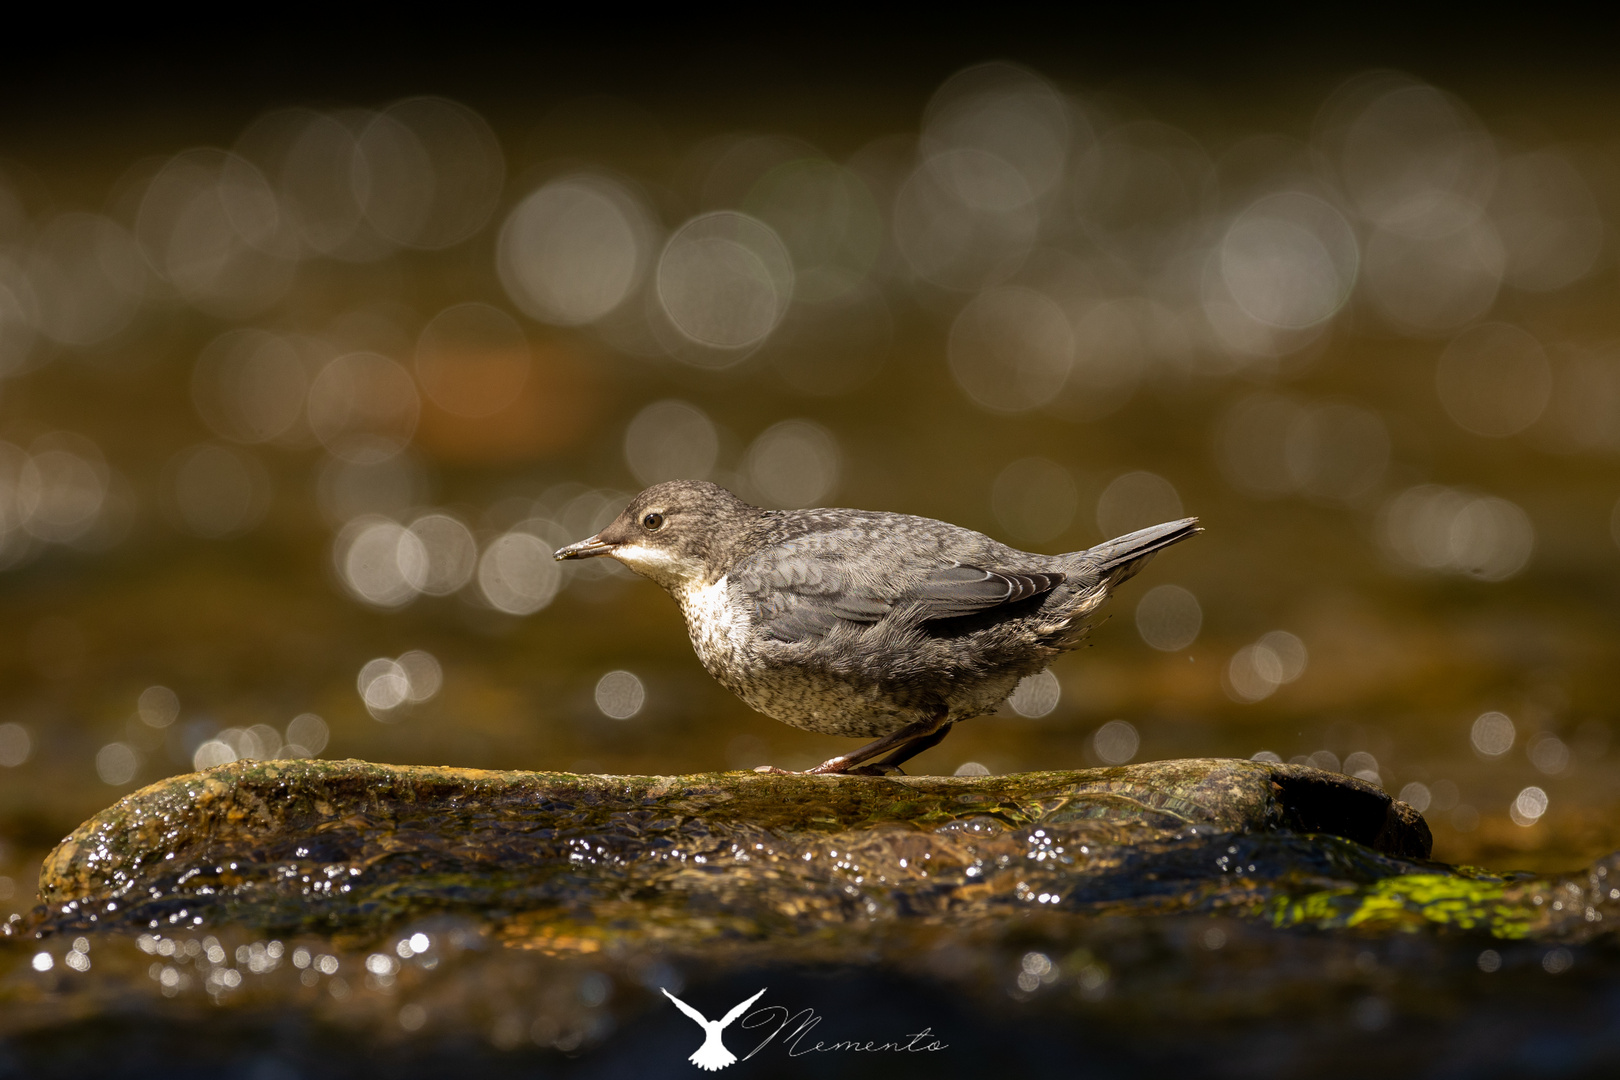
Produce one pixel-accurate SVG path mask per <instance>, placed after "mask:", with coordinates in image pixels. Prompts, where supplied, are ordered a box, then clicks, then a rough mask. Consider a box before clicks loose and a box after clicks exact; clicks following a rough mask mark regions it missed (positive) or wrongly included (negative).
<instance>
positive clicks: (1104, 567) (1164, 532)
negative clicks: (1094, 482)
mask: <svg viewBox="0 0 1620 1080" xmlns="http://www.w3.org/2000/svg"><path fill="white" fill-rule="evenodd" d="M1203 531H1204V530H1203V529H1202V528H1201V527H1200V526H1199V524H1198V519H1197V518H1195V517H1193V518H1182V519H1181V520H1180V521H1167V522H1165V523H1164V524H1163V525H1152V526H1149V527H1148V528H1146V529H1138V530H1136V531H1135V532H1133V533H1126V534H1125V535H1124V536H1117V537H1115V538H1114V539H1112V540H1108V541H1106V542H1104V543H1101V544H1098V545H1097V546H1096V547H1094V548H1091V549H1089V550H1087V551H1080V552H1076V553H1075V555H1074V558H1076V559H1077V561H1079V562H1080V563H1081V564H1082V565H1083V566H1085V567H1086V568H1087V569H1089V570H1091V572H1092V573H1095V574H1097V575H1099V576H1100V577H1101V578H1102V582H1103V584H1104V585H1105V586H1107V587H1108V588H1113V587H1114V586H1115V585H1118V584H1119V583H1120V582H1122V581H1124V580H1126V579H1127V578H1129V577H1131V576H1132V575H1134V574H1135V573H1136V572H1137V571H1138V570H1140V569H1142V567H1143V566H1144V565H1146V563H1147V561H1148V560H1149V559H1151V558H1152V557H1153V556H1154V555H1155V554H1157V553H1158V552H1159V551H1161V550H1163V549H1164V548H1167V547H1169V546H1170V545H1171V544H1179V543H1180V542H1181V541H1183V540H1185V539H1187V538H1188V537H1189V536H1196V535H1198V534H1199V533H1201V532H1203Z"/></svg>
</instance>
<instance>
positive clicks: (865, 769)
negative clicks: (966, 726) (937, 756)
mask: <svg viewBox="0 0 1620 1080" xmlns="http://www.w3.org/2000/svg"><path fill="white" fill-rule="evenodd" d="M950 733H951V725H950V724H941V725H940V727H939V730H938V731H936V732H934V733H933V734H932V735H924V736H923V737H922V738H920V739H913V740H911V741H910V742H908V743H906V745H904V746H902V747H901V748H900V749H898V750H896V751H895V752H894V753H892V754H890V755H889V756H888V757H886V758H884V759H883V760H882V761H874V762H872V764H870V765H861V766H859V767H858V768H855V769H852V770H850V771H851V772H856V773H860V774H862V775H865V776H888V775H889V774H890V773H897V772H901V771H903V770H901V768H900V766H901V765H903V764H905V763H906V762H908V761H910V760H911V759H912V758H914V757H916V756H917V755H918V754H920V753H922V752H923V751H924V750H932V749H933V748H934V747H936V746H938V745H939V744H940V743H942V742H944V741H945V736H947V735H949V734H950Z"/></svg>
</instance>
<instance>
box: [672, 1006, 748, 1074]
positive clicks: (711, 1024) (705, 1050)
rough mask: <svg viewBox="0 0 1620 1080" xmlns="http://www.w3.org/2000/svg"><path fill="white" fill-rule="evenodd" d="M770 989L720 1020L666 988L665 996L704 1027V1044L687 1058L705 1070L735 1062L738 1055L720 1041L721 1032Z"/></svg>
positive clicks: (716, 1070)
mask: <svg viewBox="0 0 1620 1080" xmlns="http://www.w3.org/2000/svg"><path fill="white" fill-rule="evenodd" d="M659 989H660V990H664V988H663V987H659ZM769 989H770V987H768V986H767V987H765V988H763V989H761V990H760V992H759V993H758V994H755V995H754V996H753V997H751V998H749V999H748V1000H747V1001H745V1002H743V1003H742V1004H741V1005H738V1006H737V1007H736V1008H734V1009H732V1010H731V1011H730V1012H728V1013H726V1015H724V1016H722V1017H721V1018H720V1019H718V1020H710V1019H709V1018H708V1017H706V1016H704V1015H703V1014H702V1013H700V1012H698V1011H697V1010H696V1009H694V1008H692V1006H690V1005H688V1004H687V1003H686V1002H684V1001H682V1000H681V999H680V998H678V997H676V996H675V995H674V994H672V993H670V992H669V991H668V990H664V996H665V997H667V998H669V1000H671V1001H673V1002H674V1003H675V1007H676V1008H677V1009H679V1010H681V1012H683V1013H685V1014H686V1015H687V1016H689V1017H691V1018H692V1020H693V1021H694V1022H695V1023H696V1024H697V1025H698V1026H699V1027H701V1028H702V1029H703V1045H702V1046H700V1047H698V1048H697V1049H696V1050H694V1051H693V1052H692V1056H691V1057H690V1058H688V1059H687V1060H688V1061H690V1062H691V1063H692V1064H694V1065H696V1066H697V1067H698V1068H700V1069H702V1070H704V1071H705V1072H718V1071H720V1070H721V1069H723V1068H725V1067H726V1066H727V1065H731V1064H734V1063H735V1062H736V1060H737V1055H736V1054H733V1053H732V1052H731V1051H730V1050H728V1049H726V1044H725V1043H723V1042H721V1041H720V1033H721V1032H722V1031H724V1030H725V1029H726V1028H728V1027H730V1026H731V1023H732V1021H734V1020H736V1019H737V1017H739V1016H741V1015H742V1014H743V1013H745V1012H747V1011H748V1007H749V1006H750V1005H752V1004H753V1003H754V1002H756V1001H758V1000H759V999H760V997H761V996H762V995H763V994H764V993H765V991H766V990H769ZM744 1026H745V1027H746V1026H747V1025H746V1024H745V1025H744Z"/></svg>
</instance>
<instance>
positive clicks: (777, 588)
mask: <svg viewBox="0 0 1620 1080" xmlns="http://www.w3.org/2000/svg"><path fill="white" fill-rule="evenodd" d="M894 562H895V564H894V565H892V566H890V567H889V569H888V572H887V573H879V572H877V569H876V568H877V567H880V566H883V560H881V559H870V558H868V559H855V558H852V557H850V555H849V554H847V553H846V552H844V551H840V550H839V549H838V545H836V544H829V543H827V542H826V537H825V536H822V537H817V538H816V542H815V543H813V544H793V543H788V544H783V545H780V546H778V547H775V548H772V549H770V550H768V551H765V552H761V553H760V554H758V555H755V556H754V557H752V558H750V559H747V560H745V561H744V562H743V563H742V564H740V565H739V566H737V567H736V568H735V569H734V570H733V571H732V573H731V580H732V582H733V583H734V584H735V586H736V587H737V588H738V589H740V590H741V591H742V592H743V594H744V595H745V596H747V597H748V598H749V599H751V600H752V601H753V604H754V618H755V625H756V626H757V627H758V628H759V630H760V632H761V633H763V634H764V635H765V636H767V637H769V638H772V639H774V640H776V641H782V642H788V643H794V642H801V641H808V640H811V639H813V638H818V637H822V636H824V635H826V634H828V633H830V632H832V631H833V630H834V629H835V628H837V627H838V626H839V625H841V624H850V625H855V626H863V625H870V624H872V623H876V622H878V621H879V620H881V619H884V618H886V617H887V616H889V615H890V614H892V613H898V614H899V616H900V617H901V618H903V619H905V620H906V621H908V622H913V623H922V622H929V621H932V620H935V619H952V618H956V617H958V616H962V615H973V614H977V613H979V612H983V611H988V610H990V609H993V608H996V607H1000V606H1002V605H1006V604H1015V603H1018V602H1019V601H1020V600H1027V599H1029V598H1030V597H1032V596H1039V595H1041V594H1042V593H1046V592H1049V591H1051V590H1052V589H1053V588H1055V587H1057V586H1058V585H1059V584H1061V583H1062V582H1063V581H1064V577H1065V576H1064V575H1063V574H1061V573H1057V572H1051V571H1023V570H1006V569H991V568H988V567H983V566H969V565H964V564H961V563H957V562H948V563H941V564H937V565H933V566H928V565H917V564H916V563H915V562H908V561H907V560H895V561H894Z"/></svg>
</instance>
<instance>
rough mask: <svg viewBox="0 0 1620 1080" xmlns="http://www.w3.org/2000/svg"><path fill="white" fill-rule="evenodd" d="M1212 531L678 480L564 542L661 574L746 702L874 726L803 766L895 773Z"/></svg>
mask: <svg viewBox="0 0 1620 1080" xmlns="http://www.w3.org/2000/svg"><path fill="white" fill-rule="evenodd" d="M1202 531H1203V530H1202V529H1201V528H1200V526H1199V524H1198V519H1197V518H1192V517H1189V518H1183V519H1181V520H1179V521H1170V522H1166V523H1164V524H1162V525H1154V526H1151V527H1149V528H1146V529H1140V530H1138V531H1136V532H1132V533H1128V534H1126V535H1124V536H1121V537H1118V538H1116V539H1113V540H1109V541H1107V542H1105V543H1102V544H1098V545H1097V546H1096V547H1093V548H1090V549H1087V550H1085V551H1074V552H1069V553H1067V554H1063V555H1037V554H1032V553H1030V552H1026V551H1019V550H1017V549H1016V548H1012V547H1009V546H1007V545H1006V544H1002V543H1000V542H998V541H996V540H993V539H991V538H990V537H988V536H985V535H984V534H982V533H978V532H974V531H973V530H971V529H967V528H964V527H962V526H959V525H952V524H950V523H949V522H945V521H936V520H934V519H932V518H925V517H915V516H912V515H909V514H897V513H889V512H884V511H871V510H850V509H806V510H767V509H763V508H761V507H758V506H753V505H750V504H749V503H747V502H745V501H744V500H742V499H741V498H739V497H737V496H736V495H734V494H733V493H731V492H730V491H727V490H726V489H725V488H723V487H720V486H719V485H717V484H712V483H709V482H708V481H701V480H671V481H667V482H665V483H661V484H655V485H654V486H652V487H649V488H647V489H646V490H645V491H643V492H641V493H640V494H639V495H637V496H635V497H634V498H633V499H631V500H630V503H629V505H628V506H627V507H625V509H624V511H623V512H622V513H620V514H619V515H618V516H617V517H616V518H614V520H613V521H612V522H611V523H610V524H609V525H608V526H607V527H606V528H604V529H602V530H601V531H600V532H598V533H596V534H595V535H594V536H590V537H587V538H586V539H584V540H581V541H579V542H578V543H574V544H570V545H568V546H567V547H564V548H561V549H559V550H558V551H557V552H556V554H555V557H556V558H557V559H558V560H566V559H586V558H593V557H600V556H608V557H611V558H614V559H617V560H618V561H619V562H620V563H623V564H624V565H625V566H626V567H628V568H630V569H631V570H633V571H635V572H636V573H637V574H640V575H641V576H643V577H646V578H650V579H651V580H652V581H653V582H655V583H656V584H658V585H660V586H662V587H663V588H664V589H665V590H666V591H667V592H668V593H669V594H670V595H671V596H673V597H674V599H675V601H676V603H677V604H678V605H679V606H680V609H681V614H682V615H683V616H684V618H685V620H686V628H687V633H688V635H689V636H690V638H691V640H692V646H693V648H694V650H695V651H696V653H697V656H698V659H699V660H700V661H702V663H703V666H704V667H705V668H706V669H707V670H708V672H709V674H710V675H712V676H713V677H714V678H715V679H716V680H718V681H719V682H720V683H721V685H723V686H725V687H726V688H727V689H728V690H730V691H732V692H733V693H734V694H736V695H737V696H738V697H740V698H742V700H743V701H744V702H746V703H747V704H748V705H749V706H751V707H752V708H754V709H756V710H758V711H759V712H762V713H764V714H765V715H766V716H769V717H772V718H774V719H776V720H779V721H781V722H782V723H785V724H789V725H791V726H793V727H797V728H803V729H806V730H809V731H816V732H822V733H825V734H830V735H841V736H848V737H860V738H868V739H872V740H873V741H872V742H869V743H867V744H865V745H863V746H861V747H859V748H858V749H855V750H852V751H850V752H848V753H844V754H839V755H837V756H835V757H832V758H829V759H828V760H826V761H824V762H822V763H821V764H820V765H817V766H815V767H814V768H812V769H809V770H806V771H807V772H810V773H831V774H849V773H855V774H861V775H892V774H894V773H897V772H901V771H903V770H901V768H900V766H901V765H902V764H904V763H905V762H906V761H908V760H910V759H911V758H912V757H915V756H916V755H917V754H919V753H921V752H923V751H924V750H927V749H929V748H930V747H932V746H936V745H938V743H939V742H940V741H941V740H942V739H944V738H945V736H946V735H947V734H948V733H949V732H950V730H951V728H952V726H953V725H955V724H958V723H960V722H962V721H964V720H968V719H971V718H973V717H976V716H982V715H984V714H985V713H988V712H991V711H993V710H994V709H995V708H996V707H997V706H998V705H1000V704H1001V703H1002V702H1003V701H1005V700H1006V699H1007V698H1008V697H1009V696H1010V695H1011V694H1012V692H1013V690H1014V689H1015V688H1016V687H1017V685H1018V683H1019V680H1021V679H1023V678H1025V677H1026V676H1029V675H1033V674H1035V673H1037V672H1039V671H1041V670H1043V669H1044V668H1045V667H1046V666H1047V665H1048V664H1049V663H1050V662H1051V661H1052V660H1053V659H1055V658H1056V657H1057V656H1059V655H1060V654H1062V653H1064V652H1066V651H1068V650H1070V649H1073V648H1076V647H1078V646H1079V644H1080V643H1081V640H1082V639H1083V638H1084V637H1085V634H1086V631H1087V629H1088V627H1087V624H1086V621H1085V620H1086V618H1087V616H1089V615H1091V614H1092V613H1093V612H1094V611H1096V610H1097V608H1098V607H1100V606H1101V605H1102V603H1103V601H1104V600H1106V599H1107V598H1108V595H1109V593H1110V591H1111V590H1112V589H1114V588H1115V587H1116V586H1117V585H1119V584H1120V583H1121V582H1123V581H1124V580H1126V579H1127V578H1129V577H1131V576H1132V575H1134V574H1135V573H1136V572H1137V571H1138V570H1140V569H1141V568H1142V566H1143V564H1144V563H1146V562H1147V561H1148V559H1150V558H1151V557H1152V556H1153V555H1154V554H1156V553H1157V552H1159V551H1161V550H1162V549H1164V548H1166V547H1169V546H1170V545H1171V544H1175V543H1179V542H1180V541H1182V540H1185V539H1187V538H1188V537H1190V536H1193V535H1196V534H1197V533H1199V532H1202ZM759 771H762V772H784V771H786V770H782V769H779V768H776V767H774V766H761V767H760V770H759Z"/></svg>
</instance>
